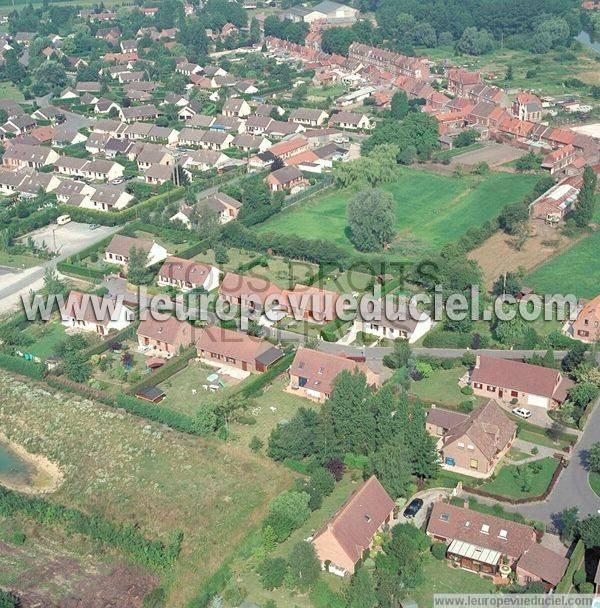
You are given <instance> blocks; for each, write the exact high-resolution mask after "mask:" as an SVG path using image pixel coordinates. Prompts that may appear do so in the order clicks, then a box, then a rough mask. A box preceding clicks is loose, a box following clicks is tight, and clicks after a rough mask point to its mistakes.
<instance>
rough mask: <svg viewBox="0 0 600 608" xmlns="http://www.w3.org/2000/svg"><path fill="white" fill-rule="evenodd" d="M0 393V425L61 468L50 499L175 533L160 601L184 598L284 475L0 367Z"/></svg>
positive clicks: (244, 454)
mask: <svg viewBox="0 0 600 608" xmlns="http://www.w3.org/2000/svg"><path fill="white" fill-rule="evenodd" d="M0 392H1V393H2V395H3V403H2V405H3V407H2V411H1V412H0V430H1V431H3V432H4V433H5V434H6V435H7V436H8V437H9V439H10V440H12V441H14V442H16V443H18V444H21V445H23V446H26V448H27V450H29V451H31V452H32V453H34V454H41V455H44V456H46V457H47V458H48V459H50V460H51V461H53V462H55V463H56V464H58V465H59V466H60V468H61V470H62V472H63V475H64V481H63V483H62V485H61V486H60V488H59V489H58V490H57V491H56V492H55V493H54V494H51V495H48V497H47V498H48V499H49V500H50V501H52V502H55V503H57V504H61V505H67V506H73V507H77V508H79V509H81V510H83V511H85V512H87V513H89V512H98V513H99V514H101V515H103V516H105V517H107V518H108V519H110V520H112V521H115V522H119V523H132V524H135V525H136V526H138V527H139V528H140V530H141V531H143V533H144V534H145V535H146V536H147V537H149V538H161V539H165V540H168V538H169V535H170V534H171V533H173V532H174V531H176V530H181V531H183V533H184V538H183V545H182V552H181V556H180V558H179V560H178V561H177V563H176V564H175V566H174V567H173V569H171V570H169V571H168V572H166V573H165V575H164V578H165V580H164V582H165V584H166V585H167V587H168V588H169V606H176V607H179V606H185V605H186V603H187V602H188V601H189V599H190V595H191V594H193V593H194V592H195V591H196V590H197V589H198V588H199V587H200V585H201V583H202V582H203V581H204V580H205V579H206V577H208V576H209V575H210V574H211V573H212V572H214V570H216V569H217V568H218V567H219V566H220V565H221V563H222V561H223V560H224V559H225V558H226V557H227V556H228V554H229V553H230V552H231V551H233V550H234V549H235V547H236V546H237V545H238V543H239V542H240V541H241V540H242V539H243V537H244V535H245V534H246V531H247V529H248V527H249V526H251V525H252V524H253V523H255V522H257V521H260V520H261V519H262V518H263V517H264V515H265V513H266V507H267V504H268V503H269V501H270V500H271V499H272V498H273V497H274V496H275V495H276V494H278V493H279V492H280V491H282V490H283V489H285V488H286V487H287V486H288V484H289V483H290V474H289V472H287V471H286V470H284V469H282V468H280V467H278V466H276V465H275V464H274V463H272V462H270V461H268V460H266V459H261V458H259V457H255V456H253V455H252V454H251V453H250V452H249V451H248V450H247V449H246V448H243V449H242V448H239V449H238V448H237V447H235V446H231V445H226V444H224V443H221V442H218V441H216V440H203V439H200V438H198V437H192V436H188V435H183V434H181V433H176V432H173V431H169V430H168V429H165V428H164V427H161V426H159V425H156V424H150V423H148V421H146V420H141V419H138V418H135V417H133V416H130V415H127V414H125V413H123V412H121V411H118V410H114V409H110V408H106V407H103V406H101V405H99V404H97V403H94V402H92V401H89V400H85V399H81V398H79V397H73V396H70V395H67V394H64V393H58V392H56V391H52V390H46V389H42V388H40V387H36V386H31V385H26V384H23V383H22V382H20V381H18V380H16V379H14V378H11V377H10V376H8V375H6V374H0ZM175 472H176V474H175Z"/></svg>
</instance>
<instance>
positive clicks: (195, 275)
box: [156, 256, 219, 291]
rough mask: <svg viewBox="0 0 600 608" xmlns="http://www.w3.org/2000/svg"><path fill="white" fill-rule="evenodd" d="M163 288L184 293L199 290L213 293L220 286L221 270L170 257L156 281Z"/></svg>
mask: <svg viewBox="0 0 600 608" xmlns="http://www.w3.org/2000/svg"><path fill="white" fill-rule="evenodd" d="M156 282H157V284H158V285H160V286H162V287H176V288H177V289H181V290H182V291H189V290H190V289H199V288H200V287H201V288H203V289H204V290H206V291H212V290H213V289H216V288H217V287H218V285H219V269H218V268H216V267H215V266H211V265H209V264H201V263H200V262H194V261H193V260H186V259H184V258H178V257H176V256H169V257H168V258H167V259H166V260H165V261H164V263H163V265H162V267H161V269H160V270H159V271H158V276H157V279H156Z"/></svg>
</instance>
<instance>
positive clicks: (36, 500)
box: [0, 486, 183, 568]
mask: <svg viewBox="0 0 600 608" xmlns="http://www.w3.org/2000/svg"><path fill="white" fill-rule="evenodd" d="M0 513H2V514H3V515H5V516H9V515H13V514H14V513H19V514H21V515H24V516H25V517H29V518H31V519H33V520H35V521H38V522H42V523H50V524H52V523H59V524H62V525H64V526H66V528H67V529H68V530H69V531H71V532H75V533H77V534H83V535H85V536H87V537H89V538H91V539H92V540H96V541H100V542H102V543H105V544H106V545H109V546H112V547H116V548H117V549H119V550H121V551H123V552H124V553H126V554H128V555H129V556H131V557H132V558H133V559H134V560H135V561H137V562H138V563H141V564H144V565H147V566H154V567H161V568H163V567H166V566H171V565H172V564H173V563H174V562H175V560H176V559H177V557H178V556H179V553H180V550H181V541H182V539H183V534H181V533H176V534H174V535H173V537H172V540H171V542H170V543H169V544H168V545H165V544H164V543H163V542H162V541H160V540H149V539H147V538H145V537H144V536H143V534H142V533H141V532H140V531H139V530H138V529H137V528H136V526H135V525H133V524H126V525H124V526H119V525H116V524H113V523H111V522H110V521H108V520H107V519H104V517H102V516H101V515H98V514H94V515H88V514H87V513H84V512H83V511H79V510H78V509H74V508H71V507H65V506H63V505H57V504H54V503H50V502H49V501H47V500H46V499H45V498H41V497H36V496H29V495H27V494H21V493H19V492H15V491H13V490H9V489H7V488H4V487H2V486H0Z"/></svg>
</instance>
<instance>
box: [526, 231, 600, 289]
mask: <svg viewBox="0 0 600 608" xmlns="http://www.w3.org/2000/svg"><path fill="white" fill-rule="evenodd" d="M599 251H600V231H597V232H594V233H593V234H590V235H589V236H587V237H586V238H584V239H583V240H582V241H579V242H578V243H576V244H575V245H574V246H573V247H571V248H570V249H567V250H566V251H565V252H563V253H560V254H559V255H557V256H555V257H553V258H551V259H550V260H548V261H547V262H546V263H545V264H542V265H541V266H540V267H539V268H537V269H536V270H534V271H533V272H532V273H531V274H530V275H528V276H527V277H526V282H527V285H528V286H530V287H531V288H532V289H534V290H535V291H536V292H537V293H562V294H567V293H573V294H575V295H576V296H578V297H580V298H593V297H595V296H597V295H598V291H599V288H598V285H600V264H599V263H598V252H599Z"/></svg>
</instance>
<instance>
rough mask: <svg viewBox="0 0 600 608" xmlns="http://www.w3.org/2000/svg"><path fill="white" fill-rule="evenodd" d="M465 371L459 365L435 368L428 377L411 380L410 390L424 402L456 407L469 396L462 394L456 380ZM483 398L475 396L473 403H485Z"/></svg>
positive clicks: (465, 369) (464, 368) (465, 370)
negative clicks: (448, 367) (449, 367)
mask: <svg viewBox="0 0 600 608" xmlns="http://www.w3.org/2000/svg"><path fill="white" fill-rule="evenodd" d="M466 373H467V368H466V367H463V366H460V367H454V368H452V369H442V368H440V369H436V370H435V371H434V372H433V374H432V375H431V376H430V377H429V378H423V380H419V381H418V382H411V384H410V390H411V393H412V394H413V395H416V396H417V397H419V399H421V400H422V401H424V402H425V403H428V402H434V403H439V404H442V405H448V406H450V407H456V406H457V405H458V404H459V403H461V402H462V401H468V400H469V398H470V397H469V396H468V395H463V394H462V393H461V392H460V388H459V387H458V380H459V378H461V377H462V376H464V375H465V374H466ZM485 401H486V400H485V399H483V398H476V400H475V405H477V404H478V403H485Z"/></svg>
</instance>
